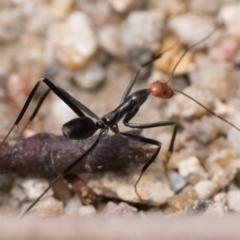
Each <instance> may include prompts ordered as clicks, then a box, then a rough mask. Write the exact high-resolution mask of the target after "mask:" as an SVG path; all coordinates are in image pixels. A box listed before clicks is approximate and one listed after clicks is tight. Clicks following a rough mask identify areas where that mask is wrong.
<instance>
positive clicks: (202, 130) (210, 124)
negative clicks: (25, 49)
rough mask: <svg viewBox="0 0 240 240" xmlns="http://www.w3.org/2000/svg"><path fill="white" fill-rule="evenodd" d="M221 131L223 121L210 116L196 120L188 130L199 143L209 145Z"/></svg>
mask: <svg viewBox="0 0 240 240" xmlns="http://www.w3.org/2000/svg"><path fill="white" fill-rule="evenodd" d="M221 129H222V121H221V120H219V119H218V118H216V117H215V116H212V115H210V116H203V117H202V118H200V119H197V120H195V121H194V122H193V123H192V124H191V125H190V126H189V127H188V129H187V130H188V133H189V134H190V135H192V136H193V137H194V138H196V139H197V140H198V141H200V142H201V143H204V144H207V143H208V142H210V141H211V140H213V139H214V138H215V137H216V136H217V135H218V134H219V133H220V131H221Z"/></svg>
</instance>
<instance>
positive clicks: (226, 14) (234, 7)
mask: <svg viewBox="0 0 240 240" xmlns="http://www.w3.org/2000/svg"><path fill="white" fill-rule="evenodd" d="M239 11H240V4H239V2H236V3H233V4H224V5H223V6H222V8H221V9H220V11H219V14H218V18H219V20H220V21H221V22H223V23H224V24H225V25H226V26H227V30H228V33H230V35H233V36H235V37H236V38H238V39H240V26H239V24H238V23H239V21H240V16H239Z"/></svg>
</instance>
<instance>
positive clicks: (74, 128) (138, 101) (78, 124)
mask: <svg viewBox="0 0 240 240" xmlns="http://www.w3.org/2000/svg"><path fill="white" fill-rule="evenodd" d="M215 30H216V29H215ZM215 30H214V31H213V32H215ZM213 32H211V33H210V34H209V35H207V36H206V37H205V38H203V39H202V40H200V41H198V42H196V43H194V44H192V45H191V46H190V47H188V48H187V49H186V50H185V52H184V53H183V54H182V56H181V57H180V59H179V60H178V62H177V63H176V65H175V67H174V69H173V70H172V73H171V75H170V77H169V80H168V81H167V82H166V83H162V82H159V81H156V82H153V83H152V84H150V86H149V88H147V89H142V90H138V91H136V92H133V93H131V94H130V92H131V90H132V87H133V85H134V84H135V82H136V80H137V78H138V75H139V74H140V72H141V69H142V68H144V67H146V66H147V65H149V64H151V63H153V62H154V61H155V60H156V59H158V58H160V57H161V56H162V55H163V54H164V52H166V51H169V50H170V49H167V50H165V51H164V52H162V53H160V54H157V55H155V56H153V57H152V59H151V60H149V61H148V62H146V63H144V64H142V65H141V66H140V67H138V69H137V71H136V72H135V74H134V75H133V77H132V80H131V81H130V83H129V85H128V86H127V88H126V90H125V92H124V93H123V96H122V99H121V101H120V104H119V106H118V107H117V108H115V109H114V110H113V111H111V112H109V113H107V114H105V115H104V116H103V117H101V118H100V117H98V116H97V115H96V114H95V113H93V112H92V111H91V110H90V109H89V108H88V107H87V106H85V105H84V104H82V103H81V102H79V101H78V100H77V99H75V98H74V97H72V96H71V95H70V94H69V93H67V92H66V91H65V90H63V89H62V88H61V87H59V86H56V85H55V84H53V82H51V81H50V80H49V79H47V78H42V79H41V80H39V81H38V82H37V84H36V85H35V86H34V88H33V89H32V91H31V93H30V95H29V96H28V98H27V100H26V102H25V104H24V106H23V108H22V110H21V112H20V114H19V116H18V118H17V119H16V121H15V123H14V124H13V126H12V127H11V129H10V130H9V132H8V134H7V135H6V137H5V138H4V140H3V141H2V143H1V144H0V149H1V147H2V145H3V143H4V142H5V141H6V139H7V138H8V136H9V135H10V133H11V132H12V130H13V129H14V127H15V126H17V125H18V123H19V122H20V121H21V119H22V117H23V115H24V113H25V111H26V110H27V108H28V106H29V104H30V102H31V100H32V98H33V96H34V94H35V92H36V91H37V89H38V87H39V85H40V84H41V82H44V83H45V84H46V85H47V86H48V88H49V89H48V90H47V91H46V92H45V93H44V95H43V96H42V97H41V98H40V100H39V102H38V104H37V106H36V108H35V110H34V111H33V113H32V115H31V117H30V118H29V121H28V123H29V122H30V121H32V120H33V119H34V117H35V116H36V114H37V112H38V111H39V108H40V107H41V105H42V103H43V102H44V100H45V99H46V97H47V95H48V94H49V92H50V91H53V92H54V93H55V94H56V95H57V96H58V97H59V98H60V99H62V100H63V101H64V102H65V103H66V104H67V105H68V106H69V107H70V108H71V109H72V110H73V111H74V112H75V113H76V114H77V115H78V118H75V119H73V120H70V121H69V122H67V123H65V124H64V125H63V127H62V132H63V135H64V136H66V137H67V138H69V139H77V140H80V139H86V138H89V137H91V136H92V135H93V134H94V133H95V132H96V131H97V130H100V132H99V135H98V137H97V139H96V140H95V142H94V143H93V145H92V146H91V147H90V148H89V149H88V150H87V151H86V152H85V153H84V154H83V155H81V156H80V157H79V158H78V159H76V160H75V161H74V162H73V163H71V164H70V165H69V166H68V167H66V168H65V169H64V170H63V171H62V172H61V173H60V174H59V175H58V176H57V177H56V178H55V179H54V180H53V181H52V182H51V183H50V184H49V186H48V187H47V188H46V189H45V190H44V192H43V193H42V194H41V195H40V196H39V197H38V198H37V199H36V200H35V201H34V202H33V203H32V204H31V205H30V206H29V207H28V208H27V209H26V210H25V212H24V213H23V215H25V214H26V213H27V212H29V210H30V209H32V208H33V206H35V204H36V203H37V202H38V201H39V200H40V199H41V198H42V197H43V196H44V195H45V193H46V192H47V191H48V190H49V189H50V188H51V187H52V186H53V185H54V184H55V183H56V182H57V181H58V180H59V179H62V178H63V177H65V176H66V175H67V174H69V173H70V172H71V171H72V170H73V169H74V167H75V166H76V165H77V164H78V163H79V162H80V161H81V160H83V159H84V158H85V157H87V156H88V155H89V154H90V153H91V152H92V151H93V150H94V149H95V148H96V146H97V145H98V143H99V140H100V139H101V138H102V137H103V136H105V135H106V134H107V133H108V131H109V129H110V130H111V131H112V132H113V133H115V134H120V135H122V136H124V137H127V138H130V139H133V140H136V141H140V142H144V143H147V144H152V145H156V146H157V149H156V151H155V152H154V154H153V155H152V156H151V158H150V159H149V161H148V162H147V163H145V165H144V166H143V167H142V170H141V173H140V175H139V177H138V179H137V181H136V183H135V184H134V189H135V192H136V195H137V196H138V197H139V198H140V199H141V197H140V195H139V194H138V192H137V184H138V183H139V181H140V179H141V177H142V175H143V173H144V172H145V171H146V169H147V168H148V167H149V166H150V165H151V163H152V162H153V161H154V160H155V159H156V157H157V155H158V153H159V151H160V149H161V145H162V144H161V142H159V141H157V140H154V139H150V138H146V137H143V136H139V135H134V134H131V133H126V132H121V131H119V128H118V123H119V121H120V120H121V119H123V124H124V125H125V126H127V127H130V128H133V129H134V128H137V129H145V128H155V127H162V126H173V127H174V129H173V133H172V137H171V141H170V145H169V148H168V153H169V154H168V160H169V159H170V156H171V153H172V151H173V147H174V141H175V138H176V134H177V123H176V122H174V121H159V122H154V123H131V122H130V121H131V119H132V118H133V117H134V116H135V115H136V114H137V112H138V111H139V109H140V107H141V106H142V104H143V103H144V102H145V101H146V100H147V99H148V97H149V95H150V94H152V95H153V96H155V97H158V98H163V99H169V98H171V97H172V96H173V95H174V92H178V93H181V94H183V95H185V96H186V97H188V98H190V99H192V100H193V101H195V102H196V103H198V104H199V105H200V106H202V107H203V108H205V109H206V110H207V111H208V112H210V113H211V114H213V115H215V116H217V117H218V118H220V119H221V120H223V121H225V122H227V123H228V124H230V125H231V126H233V127H234V128H236V129H237V130H238V131H240V129H239V128H237V127H236V126H235V125H233V124H232V123H230V122H229V121H227V120H226V119H224V118H222V117H220V116H218V115H216V114H215V113H214V112H212V111H211V110H209V109H208V108H206V107H205V106H203V105H202V104H201V103H199V102H197V101H196V100H195V99H193V98H192V97H190V96H188V95H186V94H185V93H183V92H181V91H179V90H177V89H172V88H171V87H169V86H168V82H169V81H170V80H171V78H172V76H173V74H174V71H175V69H176V67H177V66H178V64H179V62H180V61H181V59H182V58H183V57H184V56H185V54H186V53H187V52H188V51H189V50H190V49H191V48H193V47H194V46H195V45H197V44H199V43H200V42H202V41H204V40H206V39H207V38H208V37H209V36H210V35H212V34H213ZM88 116H89V117H88ZM92 119H95V121H93V120H92ZM28 123H27V124H28ZM26 126H27V125H26ZM26 126H25V127H24V129H25V128H26ZM23 131H24V130H23ZM168 160H167V161H166V163H165V166H166V164H167V162H168ZM89 171H91V169H89Z"/></svg>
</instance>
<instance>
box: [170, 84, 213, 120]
mask: <svg viewBox="0 0 240 240" xmlns="http://www.w3.org/2000/svg"><path fill="white" fill-rule="evenodd" d="M183 92H184V93H186V94H188V95H189V96H191V97H193V98H194V99H196V100H197V101H198V102H200V103H201V104H202V105H204V106H205V107H207V108H209V109H212V106H213V104H214V103H215V102H216V99H217V98H216V97H215V96H214V95H213V94H212V93H211V92H210V91H208V90H206V89H204V88H203V87H201V86H195V85H190V86H188V87H186V88H185V89H184V90H183ZM167 109H168V110H167V111H166V115H167V117H168V118H172V117H173V116H181V117H182V118H192V117H195V118H196V117H199V116H201V115H203V114H205V113H206V110H205V109H204V108H203V107H201V106H200V105H199V104H197V103H195V102H194V101H193V100H191V99H188V98H187V97H186V96H184V95H182V94H181V93H177V94H176V95H174V96H173V98H172V99H171V101H168V105H167Z"/></svg>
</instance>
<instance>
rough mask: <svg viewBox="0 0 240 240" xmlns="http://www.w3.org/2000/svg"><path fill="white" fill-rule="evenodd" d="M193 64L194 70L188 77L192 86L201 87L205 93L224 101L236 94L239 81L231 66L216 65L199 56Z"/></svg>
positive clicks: (221, 63)
mask: <svg viewBox="0 0 240 240" xmlns="http://www.w3.org/2000/svg"><path fill="white" fill-rule="evenodd" d="M195 64H196V67H195V69H194V70H193V71H191V72H190V75H189V76H190V81H191V82H192V84H194V85H196V86H201V87H203V88H204V89H205V91H206V90H209V91H211V92H212V93H213V94H215V95H216V96H217V97H218V98H219V99H221V100H226V99H227V98H228V97H229V96H231V95H233V94H234V93H235V92H236V86H238V84H239V79H238V77H237V74H236V72H235V71H234V68H233V67H234V66H233V64H231V63H228V62H220V63H216V62H214V61H213V60H211V59H209V58H207V57H206V56H203V55H201V54H198V55H197V56H196V58H195ZM229 79H231V81H229Z"/></svg>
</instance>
